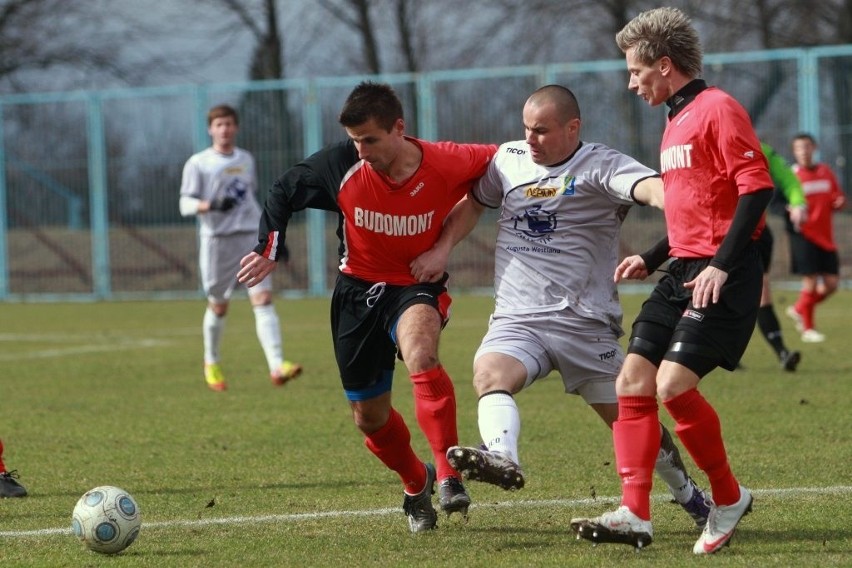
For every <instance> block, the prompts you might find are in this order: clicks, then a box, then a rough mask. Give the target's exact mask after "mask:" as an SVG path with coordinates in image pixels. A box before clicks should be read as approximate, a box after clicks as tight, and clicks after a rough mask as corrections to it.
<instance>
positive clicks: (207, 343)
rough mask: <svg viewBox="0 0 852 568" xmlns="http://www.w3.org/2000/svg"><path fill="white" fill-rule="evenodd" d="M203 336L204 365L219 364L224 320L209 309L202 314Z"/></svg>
mask: <svg viewBox="0 0 852 568" xmlns="http://www.w3.org/2000/svg"><path fill="white" fill-rule="evenodd" d="M201 329H202V335H203V336H204V364H205V365H209V364H211V363H218V362H219V344H220V343H221V342H222V333H223V332H224V331H225V318H224V317H221V318H220V317H219V316H217V315H216V314H215V313H213V310H211V309H210V307H209V306H208V307H207V311H205V312H204V323H202V325H201Z"/></svg>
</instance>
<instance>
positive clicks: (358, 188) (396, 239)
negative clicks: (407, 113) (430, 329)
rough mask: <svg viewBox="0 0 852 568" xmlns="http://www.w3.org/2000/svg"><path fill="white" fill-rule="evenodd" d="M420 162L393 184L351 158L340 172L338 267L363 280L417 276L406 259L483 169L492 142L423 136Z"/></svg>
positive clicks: (428, 243)
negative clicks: (459, 141)
mask: <svg viewBox="0 0 852 568" xmlns="http://www.w3.org/2000/svg"><path fill="white" fill-rule="evenodd" d="M408 140H410V141H412V142H414V143H415V144H417V145H418V146H420V148H421V150H422V151H423V157H422V160H421V162H420V167H419V168H418V169H417V171H416V172H415V173H414V175H412V176H411V177H410V178H409V179H407V180H406V181H405V182H403V183H402V184H399V185H397V184H393V183H392V182H390V180H388V178H387V177H386V176H384V175H382V174H380V173H378V172H377V171H375V170H374V169H373V168H372V167H371V166H370V165H369V164H368V163H366V162H365V161H363V160H361V161H359V162H357V163H356V164H355V165H354V166H353V167H352V168H351V169H350V170H349V172H347V174H346V176H345V177H344V179H343V181H342V183H341V185H340V192H339V194H338V196H337V203H338V206H339V207H340V211H341V212H342V214H343V218H344V221H343V239H344V245H345V246H344V253H343V256H342V259H341V263H340V271H341V272H343V273H344V274H349V275H351V276H354V277H356V278H360V279H362V280H366V281H369V282H385V283H387V284H394V285H401V286H408V285H411V284H415V283H416V282H417V281H416V280H415V278H414V277H413V276H412V275H411V268H410V266H409V264H410V263H411V261H412V260H414V259H415V258H416V257H417V256H418V255H420V254H421V253H423V252H425V251H427V250H429V249H430V248H431V247H432V245H434V244H435V241H436V240H437V239H438V236H439V235H440V233H441V229H442V227H443V223H444V219H445V218H446V217H447V215H448V214H449V212H450V210H451V209H452V208H453V206H454V205H455V204H456V203H457V202H458V201H459V200H460V199H461V198H462V197H464V196H465V194H466V193H467V192H468V191H469V190H470V188H471V187H472V186H473V183H474V182H475V181H476V179H477V178H479V177H480V176H482V174H484V173H485V169H486V168H487V167H488V163H489V162H490V161H491V158H492V157H493V155H494V151H495V149H496V146H493V145H485V144H456V143H453V142H427V141H424V140H418V139H415V138H408Z"/></svg>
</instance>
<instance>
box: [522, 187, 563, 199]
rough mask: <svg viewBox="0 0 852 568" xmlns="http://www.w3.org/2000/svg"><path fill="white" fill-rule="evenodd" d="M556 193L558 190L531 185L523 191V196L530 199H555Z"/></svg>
mask: <svg viewBox="0 0 852 568" xmlns="http://www.w3.org/2000/svg"><path fill="white" fill-rule="evenodd" d="M558 193H559V189H558V188H555V187H539V186H537V185H531V186H529V187H528V188H527V189H526V190H525V191H524V194H525V195H526V196H527V197H528V198H530V199H536V198H548V197H556V195H557V194H558Z"/></svg>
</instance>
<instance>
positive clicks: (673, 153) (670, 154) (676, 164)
mask: <svg viewBox="0 0 852 568" xmlns="http://www.w3.org/2000/svg"><path fill="white" fill-rule="evenodd" d="M691 167H692V144H678V145H677V146H672V147H670V148H666V149H665V150H663V151H662V152H660V172H661V173H665V172H668V171H671V170H677V169H682V168H691Z"/></svg>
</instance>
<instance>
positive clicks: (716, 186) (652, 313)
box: [571, 8, 773, 554]
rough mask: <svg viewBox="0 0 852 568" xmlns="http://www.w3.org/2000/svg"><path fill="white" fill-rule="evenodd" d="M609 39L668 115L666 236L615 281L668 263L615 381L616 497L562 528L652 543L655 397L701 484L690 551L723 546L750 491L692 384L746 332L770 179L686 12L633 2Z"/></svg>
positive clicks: (621, 269)
mask: <svg viewBox="0 0 852 568" xmlns="http://www.w3.org/2000/svg"><path fill="white" fill-rule="evenodd" d="M616 42H617V43H618V46H619V48H620V49H621V50H622V51H623V52H624V53H625V57H626V61H627V70H628V72H629V73H630V80H629V84H628V88H629V89H630V90H631V91H633V92H635V93H636V94H637V95H639V96H640V97H642V98H643V99H644V100H645V101H647V102H648V103H649V104H650V105H651V106H657V105H660V104H662V103H666V104H667V105H668V106H669V114H668V121H667V124H666V129H665V132H664V133H663V140H662V143H661V146H660V163H661V173H662V177H663V190H664V191H665V216H666V226H667V233H668V234H667V237H666V238H665V239H663V240H662V241H661V242H660V243H658V244H657V245H656V246H654V247H652V249H651V250H649V251H648V252H646V253H645V254H642V255H636V256H630V257H627V258H626V259H624V260H623V261H622V262H621V264H619V265H618V267H616V271H615V279H616V281H619V280H620V279H621V278H644V277H646V276H647V275H648V274H649V272H651V271H653V270H655V269H656V268H657V267H659V266H660V265H661V264H662V263H663V262H665V261H666V260H667V259H668V258H669V257H674V260H673V261H672V263H671V264H670V265H669V268H668V274H667V275H666V276H665V277H663V278H662V279H661V280H660V281H659V283H658V284H657V285H656V287H655V288H654V291H653V292H652V293H651V296H650V297H649V298H648V300H646V301H645V303H644V304H643V305H642V309H641V311H640V313H639V315H638V316H637V317H636V319H635V320H634V323H633V330H632V333H631V336H630V342H629V344H628V354H627V357H626V358H625V361H624V365H623V367H622V369H621V372H620V373H619V375H618V378H617V379H616V394H617V395H618V420H616V422H615V424H614V426H613V440H614V445H615V458H616V466H617V470H618V473H619V475H620V476H621V484H622V499H621V507H619V508H618V509H617V510H616V511H614V512H609V513H604V514H603V515H601V516H599V517H595V518H577V519H573V520H572V521H571V526H572V528H573V529H574V530H575V531H577V534H578V535H579V536H581V537H584V538H587V539H589V540H593V541H596V542H621V543H629V544H633V545H634V546H638V547H641V546H644V545H647V544H649V543H650V542H651V540H652V537H653V530H652V525H651V503H650V493H651V482H652V473H653V470H654V461H655V460H656V457H657V454H658V452H659V450H660V425H659V418H658V405H657V397H658V396H659V398H660V399H661V400H662V403H663V406H665V408H666V410H667V411H668V412H669V414H670V415H671V417H672V418H673V419H674V421H675V425H676V426H675V432H677V435H678V437H679V438H680V440H681V442H682V443H683V445H684V447H685V448H686V449H687V451H689V454H690V455H691V456H692V459H693V461H695V464H696V465H697V466H698V467H699V468H701V470H702V471H704V473H705V474H706V475H707V477H708V479H709V481H710V487H711V490H712V495H713V498H712V502H711V503H710V514H709V518H708V520H707V524H706V525H705V527H704V531H703V532H702V533H701V536H700V537H699V539H698V540H697V541H696V542H695V545H694V546H693V549H692V550H693V552H694V553H695V554H711V553H714V552H716V551H718V550H719V549H721V548H722V547H723V546H725V544H727V543H728V541H729V540H730V538H731V536H732V535H733V533H734V529H735V528H736V526H737V524H738V523H739V522H740V520H741V519H742V517H743V516H744V515H745V514H746V513H748V512H749V511H750V510H751V506H752V496H751V493H750V492H749V491H748V490H747V489H746V488H745V487H743V486H742V485H740V484H739V482H738V481H737V479H736V477H734V474H733V473H732V471H731V466H730V464H729V462H728V456H727V453H726V450H725V444H724V442H723V440H722V429H721V424H720V420H719V416H718V414H717V413H716V411H715V409H714V408H713V407H712V406H711V405H710V403H709V402H708V401H707V400H706V399H705V398H704V397H703V396H702V395H701V393H700V392H699V391H698V388H697V387H698V384H699V382H700V381H701V379H702V377H704V376H705V375H707V374H708V373H709V372H710V371H712V370H713V369H715V368H716V367H722V368H725V369H728V370H729V371H732V370H734V369H735V368H736V366H737V363H738V362H739V360H740V358H741V357H742V354H743V352H744V351H745V349H746V346H747V345H748V342H749V339H750V337H751V334H752V332H753V331H754V325H755V322H756V320H757V311H758V304H759V300H760V293H761V287H762V280H763V269H762V266H761V263H760V259H759V257H758V251H757V247H756V245H755V242H754V241H755V239H756V238H757V237H758V236H759V235H760V232H761V229H762V228H763V225H764V222H765V220H764V216H765V210H766V206H767V205H768V204H769V201H770V199H771V198H772V193H773V185H772V180H771V178H770V177H769V171H768V169H767V164H766V158H765V157H764V155H763V152H762V151H761V148H760V142H759V141H758V139H757V135H756V134H755V132H754V129H753V128H752V125H751V121H750V119H749V117H748V113H746V111H745V109H744V108H743V107H742V106H741V105H740V104H739V103H738V102H737V101H736V100H734V99H733V98H732V97H731V96H730V95H728V94H727V93H725V92H723V91H721V90H719V89H717V88H715V87H708V86H707V84H706V83H705V82H704V81H703V80H702V79H699V78H698V77H699V76H700V74H701V65H702V49H701V43H700V40H699V37H698V32H697V31H696V30H695V28H694V27H693V26H692V23H691V21H690V20H689V18H688V17H687V16H686V15H685V14H684V13H683V12H681V11H680V10H678V9H676V8H658V9H654V10H649V11H647V12H643V13H641V14H640V15H639V16H637V17H636V18H634V19H633V20H631V21H630V22H629V23H628V24H627V25H626V26H625V27H624V28H623V29H622V30H621V31H620V32H619V33H618V34H617V35H616Z"/></svg>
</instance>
